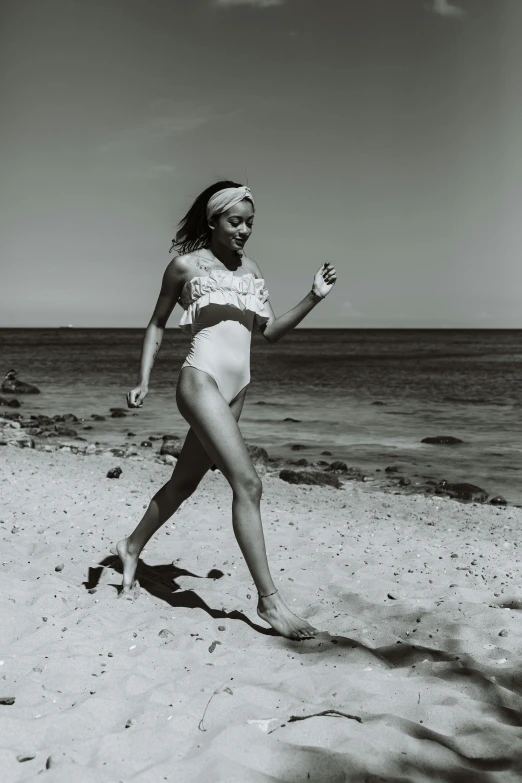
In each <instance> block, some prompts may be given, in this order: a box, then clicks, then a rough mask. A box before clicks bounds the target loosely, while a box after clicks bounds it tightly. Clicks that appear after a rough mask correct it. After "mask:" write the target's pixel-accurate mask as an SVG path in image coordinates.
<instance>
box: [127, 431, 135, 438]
mask: <svg viewBox="0 0 522 783" xmlns="http://www.w3.org/2000/svg"><path fill="white" fill-rule="evenodd" d="M127 437H128V438H135V437H136V433H135V432H128V433H127Z"/></svg>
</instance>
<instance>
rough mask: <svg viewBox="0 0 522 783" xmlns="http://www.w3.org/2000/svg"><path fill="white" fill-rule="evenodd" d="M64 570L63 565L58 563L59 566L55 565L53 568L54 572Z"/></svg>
mask: <svg viewBox="0 0 522 783" xmlns="http://www.w3.org/2000/svg"><path fill="white" fill-rule="evenodd" d="M64 568H65V566H64V564H63V563H60V565H57V566H55V567H54V570H55V571H63V569H64Z"/></svg>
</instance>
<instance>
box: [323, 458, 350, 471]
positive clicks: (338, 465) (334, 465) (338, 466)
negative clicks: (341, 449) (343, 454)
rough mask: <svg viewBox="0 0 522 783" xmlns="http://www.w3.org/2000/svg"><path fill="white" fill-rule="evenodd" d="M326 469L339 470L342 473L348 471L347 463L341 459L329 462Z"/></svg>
mask: <svg viewBox="0 0 522 783" xmlns="http://www.w3.org/2000/svg"><path fill="white" fill-rule="evenodd" d="M328 470H340V471H342V472H343V473H347V472H348V465H347V464H346V462H341V460H335V462H331V463H330V465H329V466H328Z"/></svg>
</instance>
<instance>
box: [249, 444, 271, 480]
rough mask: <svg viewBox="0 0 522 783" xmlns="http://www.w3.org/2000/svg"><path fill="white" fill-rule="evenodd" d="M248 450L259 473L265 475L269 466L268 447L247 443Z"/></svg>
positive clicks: (260, 475)
mask: <svg viewBox="0 0 522 783" xmlns="http://www.w3.org/2000/svg"><path fill="white" fill-rule="evenodd" d="M247 451H248V453H249V455H250V459H251V460H252V463H253V465H254V469H255V471H256V473H257V475H258V476H259V477H260V478H262V477H263V476H264V475H265V473H266V469H267V466H268V453H267V451H266V449H264V448H262V447H261V446H253V445H249V444H247Z"/></svg>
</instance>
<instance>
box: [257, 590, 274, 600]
mask: <svg viewBox="0 0 522 783" xmlns="http://www.w3.org/2000/svg"><path fill="white" fill-rule="evenodd" d="M276 593H277V590H274V592H273V593H268V595H261V593H259V597H260V598H270V596H271V595H275V594H276Z"/></svg>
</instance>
